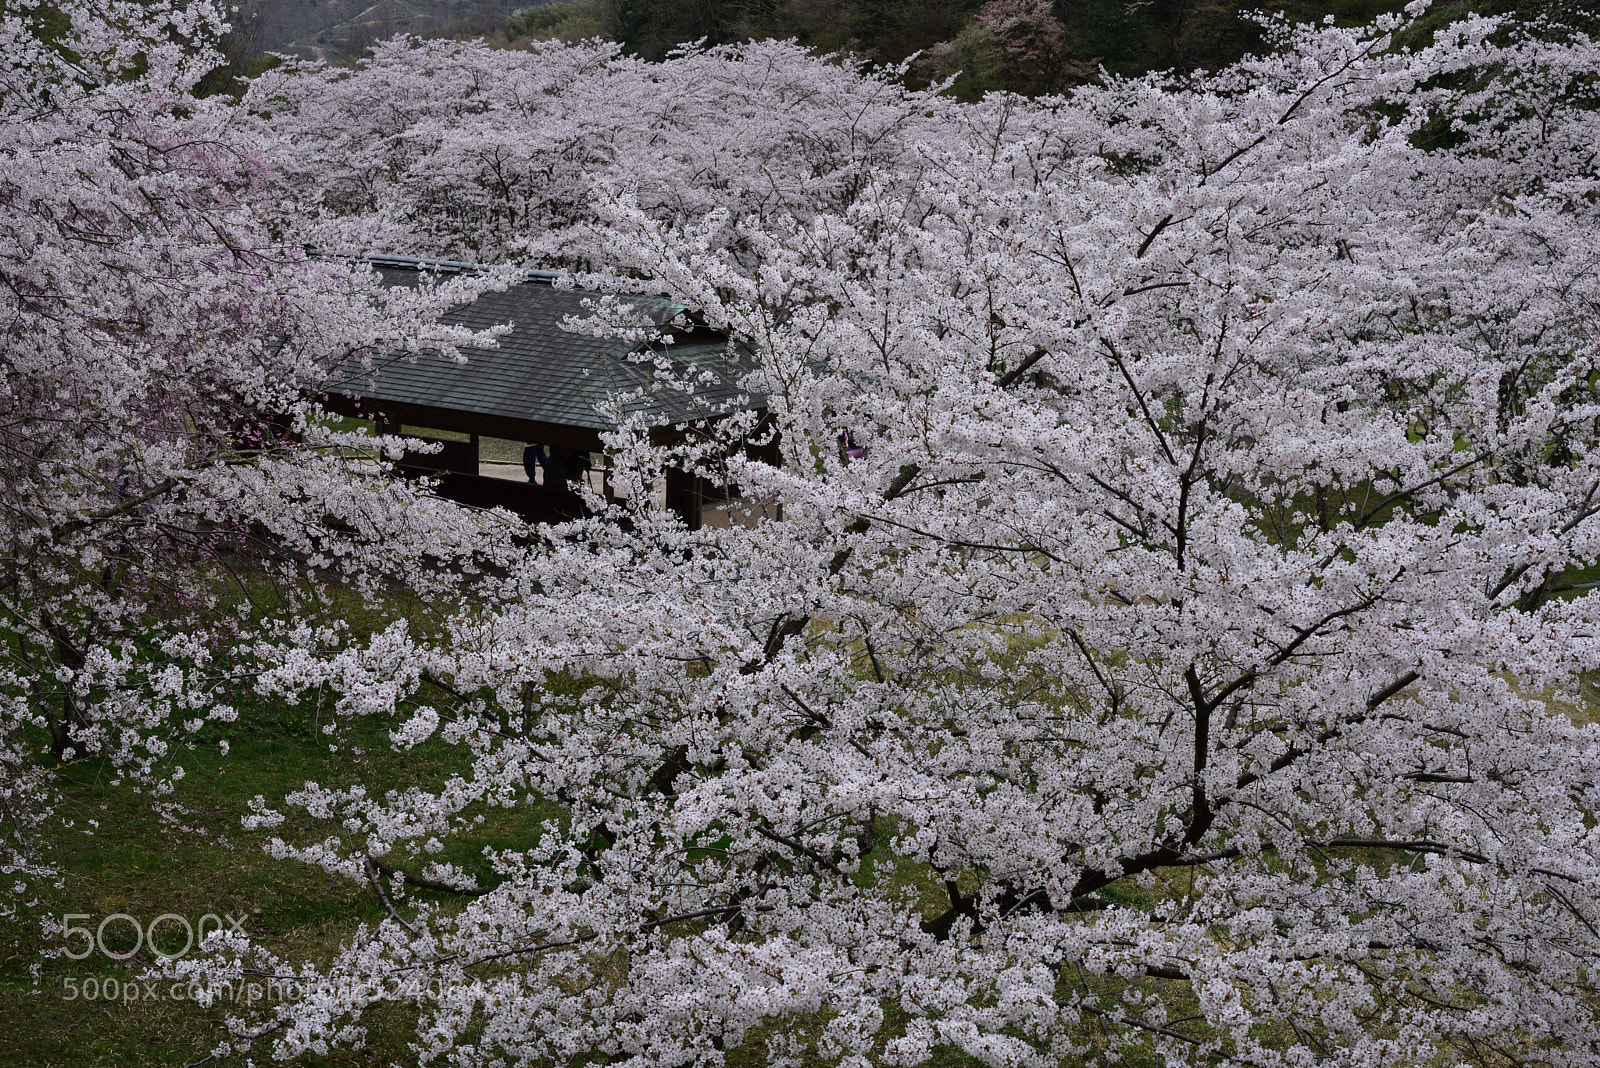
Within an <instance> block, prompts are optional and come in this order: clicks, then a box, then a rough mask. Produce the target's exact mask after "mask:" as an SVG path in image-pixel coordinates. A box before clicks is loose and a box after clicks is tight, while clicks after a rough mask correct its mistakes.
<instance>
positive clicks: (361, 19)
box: [212, 0, 1595, 100]
mask: <svg viewBox="0 0 1600 1068" xmlns="http://www.w3.org/2000/svg"><path fill="white" fill-rule="evenodd" d="M1402 6H1403V3H1401V2H1399V0H1273V2H1270V3H1261V4H1257V3H1252V2H1241V0H550V2H547V3H543V4H536V5H534V6H531V7H519V6H517V4H516V0H378V2H377V3H370V4H369V3H368V2H367V0H251V2H247V3H245V4H243V5H241V7H240V10H239V13H238V15H237V16H236V20H235V23H236V25H235V29H234V31H233V33H232V35H231V36H230V38H229V41H228V42H227V45H226V50H227V51H228V53H229V56H230V59H231V61H232V62H231V64H230V67H229V68H228V69H227V70H226V71H224V72H219V73H218V75H217V76H215V77H214V78H213V81H212V84H213V86H214V87H215V88H222V87H223V85H224V84H225V79H228V78H232V77H235V76H237V75H238V74H239V73H241V72H245V71H250V70H253V69H259V68H260V66H261V65H262V63H263V60H264V56H265V54H266V53H269V52H276V51H286V52H292V53H298V54H300V55H304V56H307V57H309V58H320V59H326V60H329V61H332V62H340V61H351V60H354V59H355V58H357V57H359V56H361V55H363V54H365V53H366V52H367V50H368V49H369V48H370V47H371V45H372V44H373V43H374V42H376V41H379V40H383V39H385V38H388V37H391V36H393V35H395V34H396V33H413V34H417V35H419V36H423V37H448V38H456V39H465V38H472V37H484V38H487V39H488V40H490V41H491V42H492V43H494V44H497V45H500V46H503V47H509V48H524V47H526V46H527V45H528V44H530V43H531V42H534V41H540V40H562V41H568V42H577V41H581V40H588V39H592V38H603V39H605V40H609V41H617V42H620V43H621V44H623V45H624V46H625V47H626V48H627V49H628V50H629V51H630V52H632V53H635V54H637V55H640V56H643V57H645V58H647V59H661V58H662V57H664V56H666V55H667V53H668V52H670V51H671V50H672V49H673V48H675V47H676V46H678V45H679V44H682V43H684V42H687V41H698V40H704V41H706V43H708V44H713V45H716V44H730V43H734V42H738V41H744V40H748V39H750V38H756V39H762V38H774V39H784V38H794V39H795V40H797V41H798V42H799V43H801V44H802V45H805V46H807V47H810V48H814V49H817V50H819V51H821V52H839V53H851V54H855V55H858V56H861V57H862V58H865V59H867V60H869V61H872V62H875V63H883V64H900V63H903V62H905V61H906V60H907V59H910V60H911V62H910V63H909V65H908V66H907V69H906V72H905V78H906V80H907V81H908V82H910V83H911V84H912V85H914V86H922V85H926V84H928V83H929V82H930V81H933V80H936V79H946V78H952V77H953V78H955V82H954V84H953V85H952V87H951V90H950V91H951V92H952V94H953V95H955V96H957V97H959V98H961V99H968V100H970V99H975V98H977V97H980V96H982V95H983V94H984V93H986V92H991V91H994V90H1007V91H1011V92H1017V93H1024V94H1028V95H1037V94H1040V93H1050V92H1058V91H1061V90H1064V89H1066V88H1069V87H1071V86H1072V85H1076V84H1081V83H1083V82H1085V81H1091V80H1094V79H1095V78H1097V77H1098V75H1099V71H1100V70H1101V69H1102V68H1104V69H1105V70H1106V71H1109V72H1111V73H1113V74H1124V75H1133V74H1141V73H1144V72H1146V71H1151V70H1175V71H1181V72H1192V71H1196V70H1216V69H1218V68H1220V67H1223V66H1226V65H1227V64H1230V63H1232V62H1234V61H1235V60H1237V59H1239V58H1240V57H1241V56H1243V55H1245V54H1246V53H1248V52H1251V51H1254V50H1257V49H1259V48H1260V47H1261V45H1262V28H1261V26H1260V25H1259V23H1258V22H1257V21H1255V20H1254V19H1253V18H1252V17H1251V16H1252V14H1253V13H1254V12H1256V11H1260V10H1265V11H1270V12H1275V13H1281V14H1284V15H1287V16H1288V17H1289V18H1291V19H1294V20H1296V21H1303V22H1304V21H1318V20H1321V19H1325V18H1329V17H1331V18H1332V19H1333V20H1334V21H1335V22H1336V23H1337V24H1339V25H1354V24H1358V23H1365V22H1369V21H1371V20H1372V19H1373V18H1374V17H1376V16H1377V15H1380V14H1383V13H1385V12H1392V11H1398V10H1399V9H1400V8H1401V7H1402ZM1469 7H1470V8H1471V9H1472V10H1473V11H1476V12H1478V13H1480V14H1502V13H1507V14H1508V13H1515V14H1517V15H1519V16H1520V17H1523V18H1539V17H1550V18H1554V19H1556V20H1558V21H1561V22H1564V23H1566V24H1569V25H1588V24H1590V23H1593V22H1594V21H1595V16H1594V14H1593V8H1592V6H1590V5H1585V4H1582V3H1579V2H1577V0H1491V2H1489V3H1487V4H1472V5H1469V4H1467V3H1465V2H1463V0H1455V2H1452V3H1445V4H1437V5H1435V6H1434V8H1433V9H1432V11H1431V13H1430V15H1429V16H1428V17H1427V18H1426V19H1425V20H1424V23H1425V27H1426V28H1427V29H1431V28H1433V27H1435V26H1440V25H1445V24H1447V23H1448V22H1450V21H1452V20H1454V19H1456V18H1459V17H1460V16H1461V15H1462V14H1463V13H1464V12H1466V11H1467V9H1468V8H1469ZM913 57H914V58H913Z"/></svg>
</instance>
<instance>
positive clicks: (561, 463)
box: [544, 446, 567, 489]
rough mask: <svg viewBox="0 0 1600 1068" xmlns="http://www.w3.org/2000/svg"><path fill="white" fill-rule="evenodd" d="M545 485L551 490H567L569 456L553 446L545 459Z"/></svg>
mask: <svg viewBox="0 0 1600 1068" xmlns="http://www.w3.org/2000/svg"><path fill="white" fill-rule="evenodd" d="M544 484H545V486H546V487H547V488H549V489H566V488H567V455H566V452H565V451H564V450H562V449H558V448H556V447H554V446H551V447H550V449H549V450H547V451H546V453H545V457H544Z"/></svg>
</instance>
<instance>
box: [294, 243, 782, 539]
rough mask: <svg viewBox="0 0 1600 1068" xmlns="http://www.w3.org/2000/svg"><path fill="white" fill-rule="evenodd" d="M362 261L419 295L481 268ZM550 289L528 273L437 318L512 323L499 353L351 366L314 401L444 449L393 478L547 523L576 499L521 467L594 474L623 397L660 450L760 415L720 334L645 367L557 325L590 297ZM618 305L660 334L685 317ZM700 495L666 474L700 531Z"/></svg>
mask: <svg viewBox="0 0 1600 1068" xmlns="http://www.w3.org/2000/svg"><path fill="white" fill-rule="evenodd" d="M369 262H371V263H372V265H373V266H374V267H375V268H377V270H378V271H379V272H380V273H381V274H382V276H383V281H384V283H385V284H386V285H391V286H415V285H418V284H419V283H420V281H421V279H422V276H423V274H424V272H427V273H431V274H447V273H458V272H464V271H474V270H480V269H481V268H477V267H474V266H472V265H470V264H464V263H451V262H439V261H432V260H429V261H423V260H416V259H409V258H403V257H372V258H370V260H369ZM558 279H559V276H558V275H556V274H553V273H550V272H544V271H529V272H528V273H527V275H526V276H525V277H524V279H523V280H522V281H521V282H520V283H518V284H515V285H512V286H510V287H508V288H507V289H506V290H505V291H503V292H493V291H491V292H488V293H484V294H483V295H482V296H480V297H478V299H477V300H475V301H473V302H472V303H470V304H466V305H462V306H460V307H457V308H453V309H451V310H450V311H449V312H447V313H446V314H445V315H444V316H443V317H442V321H444V322H446V323H452V324H459V325H462V326H465V327H468V328H470V329H474V330H483V329H487V328H489V327H492V326H497V325H501V324H509V325H510V327H511V329H510V331H509V332H508V333H505V334H502V335H501V336H500V337H499V338H498V339H497V342H498V344H497V347H495V348H463V349H462V350H461V352H462V355H463V356H464V357H465V361H464V362H455V361H452V360H448V359H445V358H443V357H442V356H439V355H438V354H434V353H421V354H411V355H406V354H392V355H387V356H384V357H381V358H378V359H376V360H375V361H373V363H372V364H370V365H367V364H364V363H363V362H362V361H359V360H351V361H349V363H348V364H347V365H346V366H345V367H343V368H341V369H340V371H339V373H338V374H337V375H335V377H334V380H333V384H332V386H331V387H330V388H329V389H328V391H327V392H326V394H325V395H324V397H323V402H324V405H325V407H326V408H327V409H328V410H329V411H331V412H335V413H338V414H341V415H346V416H351V417H355V418H361V419H370V420H372V421H373V423H374V424H375V427H376V428H377V429H378V430H380V431H382V432H386V433H404V434H405V435H406V436H408V437H418V438H422V439H423V440H425V441H428V442H430V443H432V444H435V445H437V446H439V451H437V452H432V453H411V454H408V455H407V456H406V457H405V458H404V459H403V460H402V461H401V468H402V470H403V471H411V472H416V473H427V474H430V475H434V476H437V477H438V478H439V491H440V493H441V494H442V495H444V496H447V497H450V498H452V499H454V500H458V501H461V502H462V503H464V504H469V505H474V506H478V507H493V506H500V507H505V508H508V509H510V510H512V511H515V512H518V513H520V514H522V515H524V516H526V517H527V518H529V519H532V520H535V521H547V522H554V521H559V520H563V519H572V518H576V517H578V516H580V515H581V514H583V504H582V498H581V497H580V496H579V494H577V493H576V492H574V491H573V490H572V489H571V488H570V487H569V485H567V484H565V479H564V478H562V477H561V476H560V475H559V474H557V475H555V476H551V477H546V476H548V475H549V474H550V471H551V467H550V466H549V465H548V464H547V465H546V467H545V468H544V469H543V471H544V474H542V475H541V476H540V477H541V479H543V482H542V483H541V482H540V481H535V480H534V479H532V478H531V477H529V475H530V473H524V471H523V469H522V464H521V463H520V462H519V460H520V455H521V450H522V449H523V448H525V447H526V446H530V445H534V446H543V449H544V452H545V455H546V456H547V457H550V456H552V454H553V456H554V457H555V458H556V460H557V462H556V464H555V467H554V470H555V471H556V472H561V471H563V469H564V467H570V468H572V469H573V470H575V471H580V470H583V469H584V468H585V467H587V466H588V464H586V463H585V462H584V459H585V458H587V457H595V458H599V459H600V463H598V464H596V467H597V468H600V469H602V470H603V465H604V464H603V456H604V446H603V445H602V442H601V439H600V435H601V433H603V432H605V431H607V430H611V429H614V427H615V423H614V422H613V421H612V420H611V419H610V418H608V417H607V416H606V415H603V414H602V413H601V409H602V408H607V407H610V406H609V405H607V403H606V402H607V401H608V400H610V399H613V398H617V397H626V398H630V399H628V400H627V401H626V402H625V404H624V406H623V411H622V414H623V415H624V416H626V415H631V414H633V413H635V412H643V413H644V414H645V416H646V418H647V420H648V421H649V422H650V423H651V424H652V425H653V426H654V427H655V429H654V430H653V431H652V433H653V434H654V435H656V436H657V438H658V440H661V439H668V440H670V437H671V435H673V434H674V433H677V432H678V431H677V430H676V429H675V428H677V427H681V426H683V425H684V424H688V423H691V422H696V421H700V420H704V419H707V418H711V417H714V416H715V415H716V413H718V412H725V411H727V410H729V408H730V407H739V408H754V409H761V408H763V407H764V406H765V401H764V398H762V397H759V396H751V395H748V394H745V393H742V392H741V391H740V390H739V389H738V388H737V387H738V385H739V382H740V379H741V377H742V376H743V374H745V373H746V372H748V370H749V367H750V365H749V363H748V362H744V361H747V359H748V357H743V358H741V356H740V354H739V352H738V350H737V349H736V348H735V347H734V346H731V345H730V344H729V342H728V339H727V338H726V337H724V336H722V335H719V334H715V333H711V332H708V331H705V330H695V331H692V332H686V333H688V337H687V338H686V339H684V340H681V341H678V342H677V343H675V344H673V345H670V346H667V347H665V348H660V347H655V348H653V349H652V350H651V355H650V358H644V359H641V358H640V357H641V354H642V352H643V349H644V343H642V342H635V341H630V340H624V339H617V338H607V337H595V336H593V335H591V334H587V333H583V332H581V331H578V330H572V329H568V328H566V327H565V326H564V321H565V320H567V319H569V318H574V319H583V318H587V317H588V316H589V315H590V314H591V312H590V311H589V309H587V308H586V307H585V306H584V301H585V300H586V299H592V298H594V297H595V296H596V294H594V293H592V292H587V291H583V290H576V289H570V288H565V287H561V286H558V285H556V284H555V283H556V282H557V281H558ZM623 299H624V300H625V302H627V303H630V304H632V305H633V308H634V310H635V312H637V313H642V314H643V315H646V316H648V317H649V318H650V319H651V320H652V321H653V322H654V323H656V324H657V325H663V324H665V323H667V322H670V321H671V320H672V319H673V318H675V317H676V316H678V315H680V314H681V313H682V312H683V311H684V309H683V308H682V307H681V306H679V305H675V304H673V303H672V302H670V301H668V300H666V299H665V298H663V297H659V296H651V295H645V294H636V295H628V296H626V297H624V298H623ZM680 333H685V332H681V331H680ZM663 358H664V359H666V360H667V361H670V363H671V365H672V368H673V369H674V370H676V371H685V370H692V371H693V372H695V374H696V380H697V385H696V388H695V390H694V391H693V393H692V394H686V393H684V392H683V391H682V390H678V389H672V388H662V386H661V383H660V380H659V376H658V361H659V360H661V359H663ZM486 445H490V446H492V448H489V449H486V447H485V446H486ZM486 452H489V453H492V454H493V455H486ZM563 457H564V458H565V461H564V463H563V462H562V461H561V458H563ZM558 482H559V483H562V484H556V483H558ZM591 484H592V485H593V483H591ZM609 487H610V482H609V479H605V478H604V475H603V474H602V475H601V485H599V486H596V488H597V489H601V488H603V489H604V491H605V492H609ZM707 490H708V487H705V486H703V485H701V484H699V483H698V481H697V480H695V479H693V478H690V477H688V476H685V475H683V474H682V473H680V472H669V473H668V477H667V479H666V486H665V494H666V503H667V506H668V507H670V508H672V509H673V510H675V511H677V512H678V513H679V514H680V515H682V516H683V517H684V518H685V520H686V521H687V522H688V523H689V524H690V526H692V527H697V526H699V525H700V520H701V508H702V502H703V498H704V497H705V496H706V493H707Z"/></svg>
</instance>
